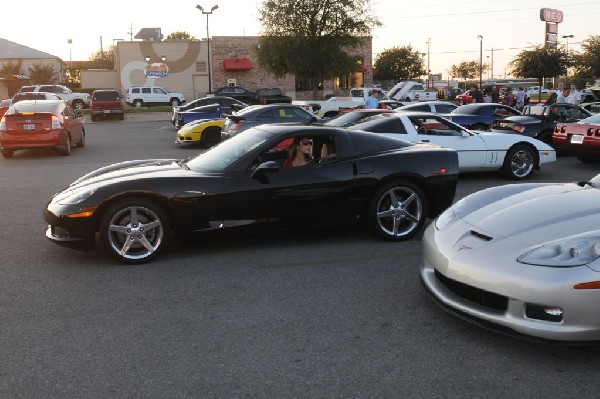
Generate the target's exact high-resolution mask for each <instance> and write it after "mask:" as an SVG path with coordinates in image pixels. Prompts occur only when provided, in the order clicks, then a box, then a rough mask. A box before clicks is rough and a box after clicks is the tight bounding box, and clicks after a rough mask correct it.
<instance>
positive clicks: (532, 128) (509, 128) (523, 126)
mask: <svg viewBox="0 0 600 399" xmlns="http://www.w3.org/2000/svg"><path fill="white" fill-rule="evenodd" d="M591 115H592V113H591V112H589V111H586V110H585V109H583V108H581V107H579V106H577V105H573V104H566V103H562V104H560V103H556V104H552V105H542V104H538V105H528V106H526V107H525V108H524V109H523V114H522V115H516V116H510V117H507V118H502V119H498V120H497V121H496V122H494V124H493V126H492V131H493V132H498V133H518V134H520V135H523V136H528V137H534V138H536V139H538V140H541V141H543V142H544V143H546V144H548V145H550V146H552V145H553V143H552V135H553V134H554V128H555V127H556V124H557V123H558V122H577V121H580V120H582V119H584V118H587V117H589V116H591Z"/></svg>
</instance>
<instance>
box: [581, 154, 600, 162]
mask: <svg viewBox="0 0 600 399" xmlns="http://www.w3.org/2000/svg"><path fill="white" fill-rule="evenodd" d="M577 160H578V161H579V162H581V163H598V162H599V161H600V157H597V156H592V155H577Z"/></svg>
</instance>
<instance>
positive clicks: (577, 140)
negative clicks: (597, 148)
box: [571, 134, 583, 144]
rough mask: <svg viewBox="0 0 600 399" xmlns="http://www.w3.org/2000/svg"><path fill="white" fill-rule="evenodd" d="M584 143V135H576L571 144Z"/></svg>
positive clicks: (572, 137) (573, 136)
mask: <svg viewBox="0 0 600 399" xmlns="http://www.w3.org/2000/svg"><path fill="white" fill-rule="evenodd" d="M581 143H583V135H581V134H574V135H572V136H571V144H581Z"/></svg>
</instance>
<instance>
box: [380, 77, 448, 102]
mask: <svg viewBox="0 0 600 399" xmlns="http://www.w3.org/2000/svg"><path fill="white" fill-rule="evenodd" d="M388 97H389V98H391V99H393V100H398V101H403V102H411V101H432V100H437V91H427V90H425V88H424V87H423V84H422V83H419V82H415V81H412V80H407V81H404V82H400V83H398V84H396V85H395V86H394V87H392V88H391V89H390V91H389V92H388Z"/></svg>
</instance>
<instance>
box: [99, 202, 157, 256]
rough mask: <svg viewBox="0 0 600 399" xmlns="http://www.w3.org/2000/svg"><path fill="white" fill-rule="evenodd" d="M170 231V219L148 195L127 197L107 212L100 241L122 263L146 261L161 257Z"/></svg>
mask: <svg viewBox="0 0 600 399" xmlns="http://www.w3.org/2000/svg"><path fill="white" fill-rule="evenodd" d="M168 234H169V221H168V219H167V216H166V214H165V212H164V211H163V210H162V209H161V208H160V207H159V206H157V205H156V204H155V203H154V202H152V201H150V200H147V199H145V198H127V199H123V200H121V201H118V202H116V203H115V204H113V205H112V206H111V207H110V208H109V209H108V210H107V211H106V212H104V214H103V216H102V220H101V221H100V236H99V243H100V247H101V248H102V249H103V250H104V251H106V252H107V253H108V254H109V255H110V256H112V257H114V258H115V259H117V260H118V261H119V262H122V263H125V264H130V265H134V264H142V263H147V262H150V261H151V260H152V259H154V258H156V257H157V256H158V254H159V253H160V252H161V251H162V249H163V246H164V242H165V240H166V239H167V236H168ZM130 240H131V241H130Z"/></svg>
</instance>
